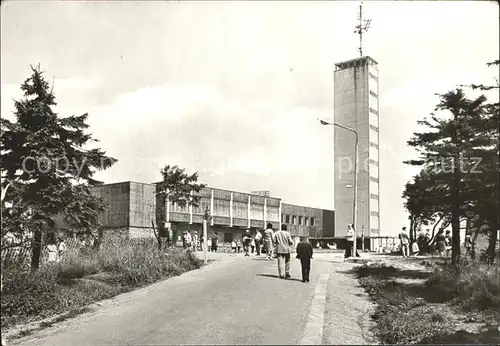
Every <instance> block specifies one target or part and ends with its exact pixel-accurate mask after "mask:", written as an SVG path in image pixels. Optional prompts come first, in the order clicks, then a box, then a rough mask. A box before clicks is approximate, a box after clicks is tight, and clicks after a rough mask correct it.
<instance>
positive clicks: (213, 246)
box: [182, 231, 219, 252]
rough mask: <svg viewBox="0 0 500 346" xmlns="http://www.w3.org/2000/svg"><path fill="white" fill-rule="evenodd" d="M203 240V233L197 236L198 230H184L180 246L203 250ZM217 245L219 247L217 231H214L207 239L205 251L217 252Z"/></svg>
mask: <svg viewBox="0 0 500 346" xmlns="http://www.w3.org/2000/svg"><path fill="white" fill-rule="evenodd" d="M191 233H192V234H191ZM204 240H205V239H204V238H203V234H201V236H200V237H198V232H196V231H192V232H188V231H184V232H183V234H182V246H183V247H184V249H186V250H192V251H198V250H202V251H203V246H204V245H203V244H204ZM218 247H219V237H218V236H217V233H214V235H213V236H212V237H211V238H208V239H207V251H208V252H210V251H213V252H217V248H218Z"/></svg>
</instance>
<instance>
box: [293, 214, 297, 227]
mask: <svg viewBox="0 0 500 346" xmlns="http://www.w3.org/2000/svg"><path fill="white" fill-rule="evenodd" d="M296 224H297V216H295V215H293V216H292V225H296Z"/></svg>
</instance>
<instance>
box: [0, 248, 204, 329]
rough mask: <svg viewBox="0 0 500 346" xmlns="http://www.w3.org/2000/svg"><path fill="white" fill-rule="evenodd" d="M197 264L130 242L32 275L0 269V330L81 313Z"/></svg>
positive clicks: (80, 252)
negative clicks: (59, 315)
mask: <svg viewBox="0 0 500 346" xmlns="http://www.w3.org/2000/svg"><path fill="white" fill-rule="evenodd" d="M200 265H201V264H200V261H199V260H198V259H197V258H196V257H195V256H194V255H193V254H191V253H190V252H185V251H183V250H181V249H175V248H172V249H168V250H167V251H164V252H160V251H158V249H157V245H156V243H155V241H154V240H153V239H131V240H113V241H109V242H105V243H103V244H102V245H101V247H100V249H98V250H96V249H88V248H82V249H76V250H73V251H71V252H69V253H67V254H66V255H65V257H64V258H63V260H62V261H61V262H59V263H55V264H47V265H45V266H43V267H42V268H40V269H39V270H38V271H36V272H27V271H23V270H21V269H19V268H16V267H8V268H3V270H2V274H3V284H4V286H3V290H2V295H1V304H2V315H1V327H2V329H4V328H10V327H13V326H15V325H18V324H21V323H28V322H31V321H34V320H40V319H43V318H47V317H49V316H53V315H56V314H61V313H66V315H67V312H68V311H69V312H71V311H84V310H82V309H81V308H82V307H84V306H86V305H88V304H91V303H94V302H98V301H100V300H103V299H106V298H111V297H113V296H116V295H117V294H120V293H123V292H127V291H131V290H133V289H136V288H139V287H142V286H145V285H148V284H151V283H153V282H156V281H158V280H161V279H165V278H168V277H171V276H176V275H180V274H182V273H184V272H186V271H189V270H192V269H197V268H199V267H200ZM66 315H65V316H66ZM70 315H71V314H70ZM64 318H69V317H67V316H66V317H64Z"/></svg>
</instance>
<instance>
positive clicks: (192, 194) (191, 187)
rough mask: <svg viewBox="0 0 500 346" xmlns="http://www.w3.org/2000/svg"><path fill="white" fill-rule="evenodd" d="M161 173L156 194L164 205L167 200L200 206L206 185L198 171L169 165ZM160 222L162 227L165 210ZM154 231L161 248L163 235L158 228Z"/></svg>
mask: <svg viewBox="0 0 500 346" xmlns="http://www.w3.org/2000/svg"><path fill="white" fill-rule="evenodd" d="M160 173H161V176H162V181H161V182H160V183H158V184H157V185H156V194H157V196H158V197H159V198H158V200H160V201H161V203H162V207H163V206H164V205H165V203H166V202H167V201H169V202H171V203H177V205H178V206H179V207H181V208H185V207H186V206H189V205H192V206H194V207H197V206H198V203H199V200H200V196H199V192H200V191H201V189H203V188H204V187H205V186H206V185H205V184H200V183H198V172H195V173H193V174H191V175H190V174H187V173H186V170H185V169H181V168H179V167H178V166H170V165H167V166H165V167H164V168H162V169H161V170H160ZM162 210H163V209H162ZM158 222H159V223H160V227H162V226H163V224H164V222H166V220H165V213H164V212H162V213H161V214H160V216H159V219H158ZM154 232H155V236H156V239H157V240H158V247H159V248H161V236H160V234H159V233H157V232H156V230H154ZM175 238H176V237H175V235H174V239H175Z"/></svg>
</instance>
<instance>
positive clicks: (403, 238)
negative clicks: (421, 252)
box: [399, 227, 410, 257]
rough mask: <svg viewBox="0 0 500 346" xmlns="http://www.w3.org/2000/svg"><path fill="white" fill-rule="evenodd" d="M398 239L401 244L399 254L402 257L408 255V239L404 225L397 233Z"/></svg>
mask: <svg viewBox="0 0 500 346" xmlns="http://www.w3.org/2000/svg"><path fill="white" fill-rule="evenodd" d="M399 241H400V244H401V254H402V255H403V257H408V256H409V255H410V239H409V238H408V233H407V232H406V227H403V229H402V230H401V232H400V233H399Z"/></svg>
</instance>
